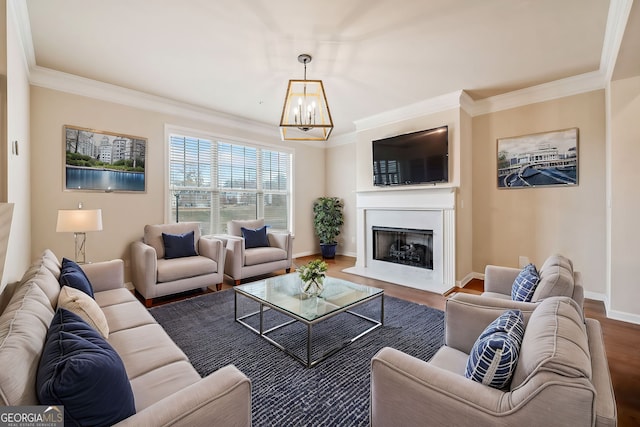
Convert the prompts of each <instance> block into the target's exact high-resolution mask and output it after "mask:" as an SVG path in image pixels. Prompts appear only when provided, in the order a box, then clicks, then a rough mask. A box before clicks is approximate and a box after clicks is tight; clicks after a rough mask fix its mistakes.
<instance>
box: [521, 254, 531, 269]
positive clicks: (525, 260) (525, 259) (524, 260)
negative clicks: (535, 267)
mask: <svg viewBox="0 0 640 427" xmlns="http://www.w3.org/2000/svg"><path fill="white" fill-rule="evenodd" d="M528 264H529V257H526V256H522V255H520V256H519V257H518V265H519V266H520V268H525V267H526V266H527V265H528Z"/></svg>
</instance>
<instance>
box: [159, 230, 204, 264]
mask: <svg viewBox="0 0 640 427" xmlns="http://www.w3.org/2000/svg"><path fill="white" fill-rule="evenodd" d="M162 241H163V243H164V258H165V259H173V258H184V257H188V256H196V255H198V253H197V252H196V248H195V243H194V235H193V230H191V231H188V232H186V233H182V234H168V233H162Z"/></svg>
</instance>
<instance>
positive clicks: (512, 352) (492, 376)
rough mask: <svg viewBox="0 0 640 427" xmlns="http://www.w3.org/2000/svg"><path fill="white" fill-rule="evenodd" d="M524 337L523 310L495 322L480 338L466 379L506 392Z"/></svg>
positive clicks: (468, 360) (506, 315)
mask: <svg viewBox="0 0 640 427" xmlns="http://www.w3.org/2000/svg"><path fill="white" fill-rule="evenodd" d="M523 338H524V319H523V317H522V312H521V311H520V310H507V311H505V312H504V313H502V314H501V315H500V316H499V317H498V318H497V319H496V320H494V321H493V322H491V323H490V324H489V326H487V327H486V328H485V330H484V331H483V332H482V334H481V335H480V336H479V337H478V339H477V340H476V342H475V343H474V345H473V347H472V348H471V353H470V354H469V359H467V366H466V369H465V377H467V378H470V379H472V380H474V381H476V382H479V383H481V384H484V385H488V386H490V387H494V388H498V389H504V388H506V387H507V386H508V385H509V384H510V383H511V377H512V376H513V372H514V371H515V369H516V365H517V363H518V356H519V355H520V346H521V345H522V340H523Z"/></svg>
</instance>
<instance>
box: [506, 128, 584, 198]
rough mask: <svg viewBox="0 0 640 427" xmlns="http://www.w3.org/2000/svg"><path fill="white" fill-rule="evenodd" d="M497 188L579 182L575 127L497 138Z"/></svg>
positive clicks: (573, 183) (549, 185)
mask: <svg viewBox="0 0 640 427" xmlns="http://www.w3.org/2000/svg"><path fill="white" fill-rule="evenodd" d="M497 178H498V188H531V187H551V186H575V185H578V128H571V129H563V130H557V131H552V132H543V133H536V134H532V135H524V136H514V137H509V138H499V139H498V176H497Z"/></svg>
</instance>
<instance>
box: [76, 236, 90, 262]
mask: <svg viewBox="0 0 640 427" xmlns="http://www.w3.org/2000/svg"><path fill="white" fill-rule="evenodd" d="M73 238H74V240H75V242H76V263H77V264H86V263H87V257H86V253H85V249H86V246H85V244H86V242H87V233H73Z"/></svg>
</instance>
